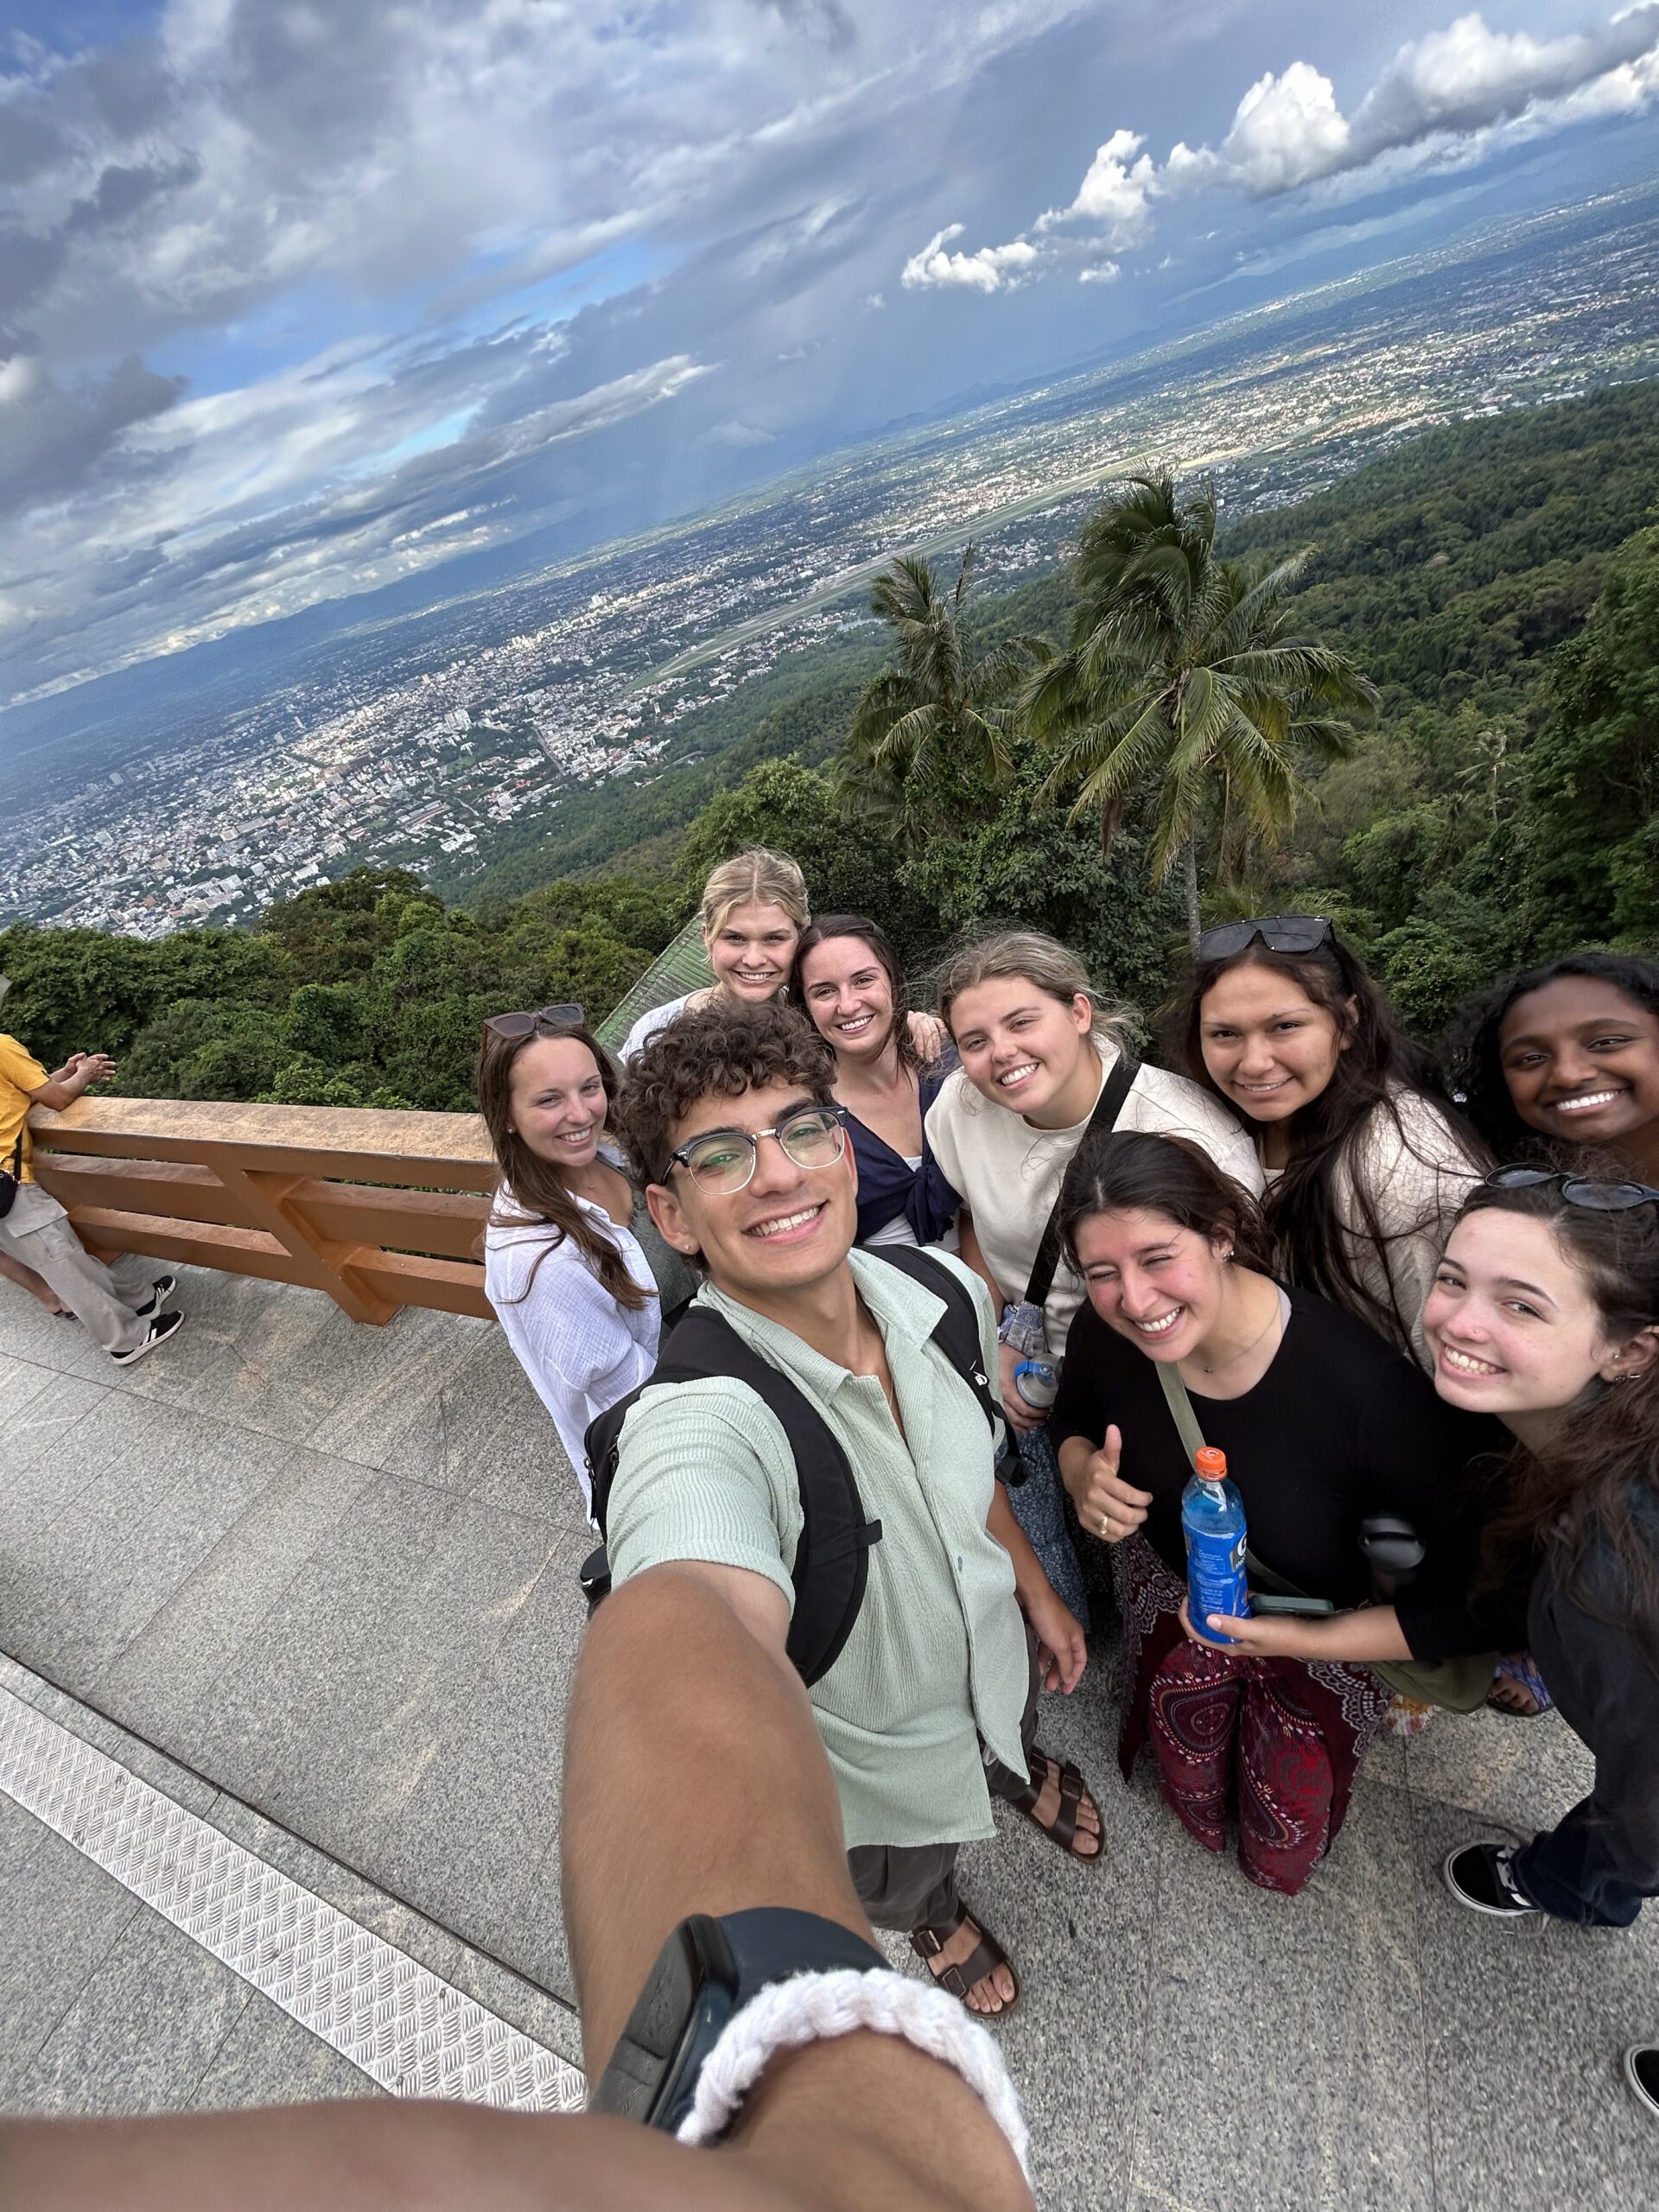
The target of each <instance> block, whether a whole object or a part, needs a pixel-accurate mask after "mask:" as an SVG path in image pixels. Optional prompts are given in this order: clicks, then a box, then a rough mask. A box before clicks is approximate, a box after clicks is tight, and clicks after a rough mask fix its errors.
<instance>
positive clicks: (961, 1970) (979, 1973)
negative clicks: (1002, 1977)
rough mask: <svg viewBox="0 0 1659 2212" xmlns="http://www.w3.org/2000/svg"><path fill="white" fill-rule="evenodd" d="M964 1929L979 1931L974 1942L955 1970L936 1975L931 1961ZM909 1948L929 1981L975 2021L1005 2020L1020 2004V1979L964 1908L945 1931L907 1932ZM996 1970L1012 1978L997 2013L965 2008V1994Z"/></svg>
mask: <svg viewBox="0 0 1659 2212" xmlns="http://www.w3.org/2000/svg"><path fill="white" fill-rule="evenodd" d="M964 1925H968V1926H970V1927H974V1928H978V1929H979V1941H978V1942H977V1943H976V1944H975V1946H974V1948H973V1949H972V1950H971V1951H969V1954H968V1955H967V1957H966V1958H965V1959H963V1961H962V1962H961V1964H960V1965H959V1966H954V1967H942V1968H940V1969H938V1970H937V1971H936V1970H935V1968H934V1966H933V1961H934V1960H935V1959H937V1958H938V1955H939V1953H940V1952H941V1951H942V1950H943V1949H944V1947H945V1945H946V1944H947V1943H948V1942H950V1938H951V1937H952V1936H955V1935H956V1934H957V1933H958V1931H959V1930H960V1929H962V1928H963V1926H964ZM910 1948H911V1949H912V1951H914V1952H915V1954H916V1955H917V1957H918V1959H925V1960H926V1961H927V1962H928V1965H927V1971H928V1973H929V1974H930V1975H931V1978H932V1980H935V1981H936V1982H938V1986H939V1987H940V1988H941V1989H948V1990H949V1991H950V1994H951V1996H952V1997H957V1998H960V1999H961V2000H962V2002H963V2005H967V2009H968V2010H969V2012H972V2013H973V2016H974V2018H976V2020H1002V2019H1006V2018H1007V2016H1008V2014H1009V2013H1010V2012H1013V2010H1014V2006H1015V2005H1017V2004H1018V2003H1019V2002H1020V1977H1019V1975H1018V1974H1014V1968H1013V1967H1012V1966H1010V1965H1009V1963H1008V1955H1007V1952H1006V1951H1005V1950H1004V1949H1003V1948H1002V1946H1001V1944H1000V1943H999V1942H997V1940H996V1938H995V1936H993V1935H992V1934H991V1933H990V1931H989V1929H986V1928H981V1927H980V1923H978V1921H976V1919H975V1918H974V1916H973V1914H972V1913H971V1912H969V1910H968V1908H967V1906H966V1905H963V1908H962V1910H961V1911H960V1912H959V1913H958V1914H957V1917H956V1919H955V1920H954V1921H952V1923H950V1927H949V1928H912V1929H911V1931H910ZM996 1967H1007V1968H1008V1972H1009V1974H1012V1975H1013V1976H1014V1994H1013V1996H1012V1997H1010V1998H1009V1999H1008V2001H1007V2004H1006V2005H1003V2006H1002V2007H1001V2010H1000V2011H998V2012H980V2011H978V2010H977V2009H976V2007H975V2006H974V2005H969V2004H968V1993H969V1990H970V1989H971V1988H972V1987H973V1986H974V1985H975V1983H976V1982H980V1981H983V1980H984V1979H985V1977H986V1975H987V1974H991V1973H993V1972H994V1971H995V1968H996Z"/></svg>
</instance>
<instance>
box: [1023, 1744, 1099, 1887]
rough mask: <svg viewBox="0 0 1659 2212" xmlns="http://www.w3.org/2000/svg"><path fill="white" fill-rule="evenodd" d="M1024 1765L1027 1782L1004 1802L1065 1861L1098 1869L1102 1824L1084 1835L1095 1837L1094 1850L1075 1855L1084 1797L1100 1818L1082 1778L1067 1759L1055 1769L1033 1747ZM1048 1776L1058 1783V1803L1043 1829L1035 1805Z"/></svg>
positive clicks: (1097, 1818) (1097, 1807) (1042, 1753)
mask: <svg viewBox="0 0 1659 2212" xmlns="http://www.w3.org/2000/svg"><path fill="white" fill-rule="evenodd" d="M1027 1764H1028V1765H1029V1767H1030V1769H1031V1780H1030V1781H1029V1782H1028V1783H1027V1784H1026V1786H1025V1788H1024V1789H1022V1790H1021V1791H1020V1795H1019V1796H1017V1797H1010V1798H1009V1799H1008V1800H1007V1802H1008V1803H1009V1804H1010V1805H1012V1806H1013V1808H1014V1811H1015V1812H1016V1813H1023V1814H1024V1815H1025V1816H1026V1818H1027V1820H1028V1821H1030V1822H1031V1824H1032V1826H1033V1827H1034V1828H1035V1829H1036V1831H1037V1833H1038V1834H1039V1835H1045V1836H1046V1837H1047V1838H1048V1840H1049V1841H1050V1842H1051V1843H1052V1844H1053V1845H1055V1846H1056V1847H1057V1848H1058V1849H1059V1850H1061V1851H1063V1852H1064V1853H1065V1855H1066V1857H1067V1858H1068V1859H1076V1860H1077V1864H1078V1866H1099V1864H1100V1862H1101V1860H1102V1859H1103V1858H1104V1857H1105V1856H1106V1832H1105V1827H1104V1824H1102V1826H1101V1827H1099V1828H1098V1829H1095V1830H1088V1829H1085V1830H1084V1834H1093V1835H1094V1836H1095V1839H1096V1842H1095V1848H1094V1849H1093V1850H1092V1851H1079V1850H1077V1834H1078V1829H1077V1808H1078V1807H1079V1806H1080V1805H1081V1804H1082V1802H1083V1801H1084V1797H1087V1798H1088V1800H1089V1802H1090V1804H1091V1805H1093V1806H1094V1808H1095V1817H1096V1820H1099V1818H1100V1806H1099V1804H1098V1802H1096V1797H1095V1795H1094V1792H1093V1791H1092V1790H1091V1789H1089V1788H1088V1787H1087V1785H1086V1784H1085V1783H1084V1779H1083V1777H1082V1775H1081V1774H1080V1773H1079V1772H1078V1771H1077V1768H1076V1767H1075V1766H1074V1765H1073V1764H1072V1763H1071V1760H1070V1759H1067V1760H1066V1762H1065V1764H1064V1766H1060V1765H1057V1764H1056V1763H1055V1762H1054V1761H1053V1760H1052V1758H1050V1757H1049V1756H1048V1753H1047V1752H1046V1751H1039V1750H1038V1748H1037V1746H1036V1745H1035V1744H1033V1745H1032V1747H1031V1750H1030V1751H1029V1753H1028V1754H1027ZM1051 1775H1053V1776H1054V1777H1057V1779H1058V1783H1059V1786H1060V1802H1059V1808H1058V1811H1057V1812H1056V1813H1055V1815H1054V1818H1053V1821H1052V1822H1051V1823H1050V1824H1049V1825H1048V1826H1047V1827H1045V1826H1044V1824H1043V1822H1042V1821H1039V1819H1038V1817H1037V1813H1036V1804H1037V1800H1038V1799H1039V1797H1040V1796H1042V1794H1043V1791H1044V1789H1046V1786H1047V1783H1048V1778H1049V1777H1050V1776H1051Z"/></svg>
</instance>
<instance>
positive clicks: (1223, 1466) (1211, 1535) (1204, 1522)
mask: <svg viewBox="0 0 1659 2212" xmlns="http://www.w3.org/2000/svg"><path fill="white" fill-rule="evenodd" d="M1193 1465H1194V1467H1195V1468H1196V1469H1197V1472H1196V1473H1195V1474H1194V1475H1193V1476H1192V1479H1191V1481H1190V1482H1189V1483H1188V1484H1187V1485H1186V1488H1185V1490H1184V1491H1182V1492H1181V1534H1182V1535H1184V1536H1185V1539H1186V1610H1187V1612H1188V1615H1189V1616H1190V1618H1191V1619H1192V1625H1193V1627H1194V1628H1195V1629H1197V1630H1198V1634H1199V1635H1200V1636H1205V1637H1209V1639H1210V1641H1211V1643H1231V1642H1232V1641H1233V1639H1232V1637H1230V1636H1221V1635H1218V1634H1217V1631H1216V1630H1214V1629H1212V1628H1211V1626H1210V1624H1209V1617H1210V1615H1211V1613H1226V1614H1228V1615H1229V1616H1230V1618H1232V1619H1234V1620H1241V1621H1242V1620H1247V1619H1248V1618H1249V1611H1250V1592H1249V1583H1248V1582H1247V1581H1246V1580H1245V1573H1244V1547H1245V1541H1246V1538H1245V1529H1244V1502H1243V1499H1242V1498H1241V1497H1239V1494H1238V1487H1237V1485H1236V1484H1235V1483H1230V1482H1229V1481H1228V1479H1227V1454H1226V1453H1225V1452H1218V1451H1217V1449H1216V1447H1215V1446H1214V1445H1213V1444H1206V1445H1205V1446H1203V1448H1202V1449H1201V1450H1200V1451H1199V1452H1198V1454H1197V1456H1196V1457H1195V1459H1194V1460H1193Z"/></svg>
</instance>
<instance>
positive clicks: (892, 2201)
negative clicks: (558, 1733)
mask: <svg viewBox="0 0 1659 2212" xmlns="http://www.w3.org/2000/svg"><path fill="white" fill-rule="evenodd" d="M670 1653H671V1654H672V1660H673V1663H672V1664H671V1665H667V1666H665V1665H664V1654H670ZM564 1804H565V1810H564V1907H565V1918H566V1922H567V1923H568V1926H569V1936H570V1951H571V1956H572V1959H573V1961H574V1962H575V1979H576V1992H577V1996H578V1999H579V2000H580V2004H581V2009H582V2033H583V2040H584V2045H585V2048H586V2051H587V2055H588V2065H589V2069H590V2072H591V2071H597V2070H598V2069H601V2068H602V2066H603V2065H604V2063H605V2062H606V2060H607V2057H608V2056H609V2055H610V2053H611V2051H612V2050H613V2047H614V2045H615V2044H616V2041H617V2038H618V2037H619V2035H620V2032H621V2030H622V2028H623V2025H624V2024H625V2022H626V2019H627V2018H628V2015H629V2012H630V2010H631V2008H632V2005H633V2003H634V2001H635V1999H636V1998H637V1997H638V1995H639V1992H640V1990H641V1988H642V1987H643V1986H645V1981H646V1978H647V1976H648V1974H650V1972H651V1969H652V1966H653V1964H654V1962H655V1961H656V1959H657V1957H658V1953H659V1951H660V1950H661V1948H662V1947H663V1944H664V1939H665V1938H666V1937H667V1936H669V1934H670V1932H671V1930H672V1929H674V1928H675V1927H676V1926H677V1925H678V1923H680V1922H681V1921H682V1920H683V1919H684V1918H686V1917H687V1916H689V1915H690V1914H693V1913H709V1914H715V1915H720V1914H729V1913H735V1912H741V1911H745V1910H750V1909H752V1908H754V1907H758V1906H766V1905H770V1906H786V1907H791V1908H793V1909H794V1910H797V1911H800V1912H804V1913H812V1914H817V1915H818V1916H822V1917H823V1918H824V1919H827V1920H829V1921H833V1922H835V1923H837V1924H838V1926H839V1927H840V1928H841V1929H846V1930H848V1931H850V1932H851V1933H852V1934H853V1935H855V1936H860V1937H862V1938H863V1939H864V1940H865V1941H866V1942H868V1936H869V1929H868V1922H867V1921H866V1920H865V1918H864V1916H863V1914H862V1913H861V1910H859V1905H858V1901H857V1899H856V1897H855V1896H854V1894H853V1889H852V1885H851V1882H850V1880H849V1876H848V1871H847V1860H846V1856H845V1853H844V1851H843V1848H842V1827H841V1812H840V1803H839V1800H838V1798H837V1796H836V1784H835V1779H834V1777H833V1776H832V1775H831V1773H830V1770H829V1763H828V1761H827V1759H826V1758H825V1757H824V1755H823V1747H822V1745H821V1744H820V1743H819V1740H818V1736H817V1729H816V1728H815V1726H814V1725H813V1719H812V1712H811V1707H810V1705H809V1704H808V1702H807V1699H806V1694H805V1692H804V1690H803V1689H802V1688H801V1685H800V1682H799V1681H798V1678H797V1677H796V1676H795V1675H793V1674H792V1673H791V1672H790V1671H788V1670H787V1669H785V1667H783V1666H781V1665H779V1663H778V1662H776V1661H775V1660H774V1659H773V1658H772V1657H771V1656H770V1655H769V1654H768V1653H767V1651H766V1649H764V1648H763V1646H762V1645H761V1643H760V1642H759V1640H758V1639H757V1638H756V1637H754V1635H753V1633H752V1632H751V1630H749V1629H748V1628H747V1626H746V1625H745V1624H744V1623H743V1622H742V1621H741V1619H740V1618H739V1617H738V1615H737V1613H736V1611H734V1608H733V1607H732V1606H731V1605H729V1604H728V1602H727V1601H726V1600H725V1599H723V1598H722V1597H721V1594H720V1592H718V1591H717V1590H716V1589H715V1588H713V1587H712V1586H710V1585H709V1583H708V1582H706V1581H704V1580H701V1579H700V1578H699V1577H698V1576H697V1575H696V1573H693V1572H689V1571H687V1570H685V1569H683V1568H678V1567H658V1568H655V1569H653V1570H652V1571H650V1572H648V1573H643V1574H641V1575H639V1576H638V1577H637V1578H636V1579H635V1580H633V1581H632V1582H631V1583H629V1584H627V1585H626V1586H625V1587H624V1588H623V1589H621V1590H620V1591H618V1592H616V1593H615V1594H614V1595H613V1597H611V1598H609V1599H607V1601H606V1603H605V1604H604V1605H602V1606H601V1609H600V1611H599V1612H598V1613H597V1614H596V1616H595V1617H594V1623H593V1625H592V1626H591V1627H590V1628H589V1630H588V1636H587V1640H586V1643H585V1644H584V1647H583V1650H582V1660H581V1663H580V1665H579V1667H578V1669H577V1677H576V1686H575V1694H574V1696H573V1699H572V1702H571V1709H570V1719H569V1730H568V1736H567V1749H566V1756H565V1764H564ZM880 1979H881V1980H886V1981H888V1982H891V1981H892V1980H893V1978H892V1977H880ZM906 1987H907V1988H908V1989H909V1990H910V1991H912V1992H913V1993H914V1995H915V1997H916V1998H917V1999H919V2000H920V2001H922V2002H923V2003H925V2004H929V2005H937V2006H938V2008H939V2010H940V2012H943V2013H944V2014H945V2015H947V2016H948V2018H949V2021H950V2031H951V2032H952V2033H953V2034H961V2035H963V2036H966V2037H971V2038H976V2039H977V2040H976V2049H980V2048H982V2049H983V2050H985V2051H986V2053H987V2054H988V2063H989V2064H990V2065H991V2067H992V2068H993V2069H994V2074H993V2075H991V2076H988V2077H985V2078H986V2079H987V2080H988V2082H994V2083H995V2084H996V2085H1000V2086H999V2087H998V2088H996V2089H995V2094H1002V2093H1003V2092H1005V2091H1006V2088H1007V2077H1006V2074H1004V2073H1003V2072H1002V2071H1001V2063H1000V2061H997V2060H996V2059H995V2055H994V2047H993V2046H991V2045H990V2044H989V2039H988V2037H986V2035H985V2032H984V2031H983V2030H981V2029H979V2028H976V2027H975V2026H974V2025H973V2024H971V2023H970V2022H969V2020H968V2019H967V2018H966V2015H965V2014H964V2013H963V2012H962V2010H961V2008H960V2006H958V2005H956V2004H955V2003H954V2002H953V2001H951V2000H949V1999H944V1998H942V1997H938V1996H936V1995H935V1993H931V1992H929V1991H925V1990H923V1989H922V1988H921V1987H920V1986H919V1985H917V1984H907V1985H906ZM738 2018H739V2021H740V2023H741V2021H742V2019H743V2015H742V2014H741V2013H740V2014H739V2016H738ZM0 2203H3V2204H4V2205H5V2207H6V2212H296V2208H297V2207H309V2206H312V2205H325V2206H327V2208H328V2212H532V2209H533V2212H606V2209H607V2208H612V2207H614V2208H616V2212H625V2208H626V2212H632V2208H634V2207H638V2206H648V2207H650V2208H651V2212H865V2208H868V2207H873V2206H880V2208H881V2212H1031V2205H1032V2199H1031V2196H1030V2192H1029V2191H1028V2190H1027V2187H1026V2184H1025V2183H1024V2181H1023V2179H1022V2177H1021V2175H1020V2168H1019V2164H1018V2162H1017V2159H1016V2157H1015V2154H1014V2151H1013V2149H1012V2148H1011V2147H1010V2144H1009V2140H1008V2139H1007V2136H1006V2135H1005V2134H1004V2133H1003V2132H1002V2129H1001V2126H999V2125H998V2123H997V2121H996V2120H994V2119H993V2118H992V2116H991V2113H990V2111H989V2109H988V2107H987V2106H986V2105H985V2104H983V2103H982V2102H981V2101H980V2098H979V2096H978V2095H976V2094H975V2092H974V2091H973V2090H972V2089H970V2088H969V2087H968V2085H967V2082H966V2081H965V2080H964V2078H963V2075H961V2074H960V2073H959V2072H958V2071H957V2069H956V2067H955V2066H954V2065H953V2064H950V2063H944V2061H942V2060H940V2059H938V2058H934V2057H931V2056H928V2055H926V2053H925V2051H924V2050H920V2049H918V2048H917V2047H916V2046H915V2045H914V2044H912V2043H911V2042H910V2041H908V2040H906V2039H905V2038H904V2037H903V2036H902V2035H901V2034H899V2033H884V2034H876V2033H873V2032H870V2031H854V2032H852V2033H849V2034H844V2035H838V2036H836V2037H834V2038H833V2039H827V2040H815V2041H809V2042H807V2043H806V2044H804V2047H803V2048H800V2049H797V2050H792V2051H790V2052H787V2053H786V2054H785V2055H782V2056H777V2057H774V2058H772V2060H771V2061H770V2063H767V2064H766V2067H765V2069H764V2070H763V2071H762V2072H761V2074H760V2078H759V2080H758V2081H757V2082H755V2084H754V2086H753V2088H751V2090H750V2091H749V2093H748V2094H747V2097H746V2098H745V2099H744V2101H743V2102H742V2105H741V2110H740V2112H739V2113H738V2116H737V2120H736V2122H735V2125H734V2127H733V2129H732V2131H731V2132H730V2133H729V2135H728V2137H727V2138H726V2139H724V2140H723V2141H722V2142H721V2143H719V2144H717V2145H715V2146H714V2147H712V2148H710V2149H706V2150H692V2149H689V2148H685V2147H683V2146H681V2145H678V2144H676V2143H674V2142H672V2141H671V2140H670V2139H669V2138H668V2137H667V2136H666V2135H664V2134H661V2133H655V2132H653V2131H652V2130H649V2129H646V2128H644V2127H641V2126H637V2125H635V2124H634V2123H633V2122H632V2121H628V2120H617V2119H610V2118H603V2117H596V2116H590V2117H586V2118H582V2119H580V2120H557V2119H552V2118H545V2117H539V2116H535V2115H527V2114H526V2115H519V2114H509V2113H491V2112H486V2111H483V2110H480V2109H479V2108H478V2107H467V2106H441V2105H435V2104H406V2105H399V2104H396V2103H391V2102H385V2103H373V2102H352V2103H349V2104H341V2105H336V2106H313V2107H308V2108H307V2107H299V2108H289V2109H287V2110H284V2111H282V2112H277V2113H245V2114H235V2113H226V2114H220V2115H217V2116H214V2117H200V2118H198V2117H189V2118H181V2119H176V2120H118V2121H111V2120H94V2121H51V2120H11V2121H0Z"/></svg>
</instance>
